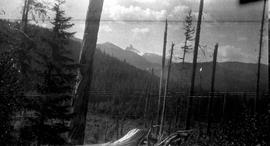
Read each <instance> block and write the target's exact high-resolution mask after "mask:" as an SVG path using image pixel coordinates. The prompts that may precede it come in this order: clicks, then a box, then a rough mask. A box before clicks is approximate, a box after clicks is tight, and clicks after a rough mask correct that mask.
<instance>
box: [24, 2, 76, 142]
mask: <svg viewBox="0 0 270 146" xmlns="http://www.w3.org/2000/svg"><path fill="white" fill-rule="evenodd" d="M64 2H65V1H64V0H56V3H55V6H54V8H53V11H54V12H55V18H54V20H53V21H52V22H51V23H52V24H53V29H52V33H51V35H52V36H51V37H49V39H48V38H47V39H45V40H46V42H48V44H49V46H50V49H51V50H50V52H51V53H50V54H42V53H41V56H42V58H43V60H44V62H45V63H44V64H45V69H44V71H43V72H42V73H41V78H43V81H42V82H41V84H39V85H38V92H39V94H40V96H38V97H37V98H35V99H34V100H33V102H32V104H29V108H30V110H32V111H33V113H34V116H31V117H30V118H29V121H30V124H29V125H30V126H28V128H27V129H26V131H25V132H26V133H28V138H30V139H31V140H32V141H33V140H34V141H36V142H37V145H42V144H67V137H66V134H67V132H68V131H69V127H68V123H69V121H70V119H71V117H72V115H71V113H70V101H71V98H72V94H73V87H74V85H75V81H76V80H75V79H76V70H75V69H76V67H75V64H74V60H73V59H71V58H70V57H68V55H69V51H68V50H67V49H66V46H67V45H68V43H69V40H70V38H71V37H72V36H73V35H74V33H70V32H68V29H69V28H70V27H72V26H73V24H71V23H70V20H71V17H66V16H65V12H64V11H63V10H61V6H62V5H63V4H64Z"/></svg>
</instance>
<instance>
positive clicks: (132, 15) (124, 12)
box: [104, 4, 166, 20]
mask: <svg viewBox="0 0 270 146" xmlns="http://www.w3.org/2000/svg"><path fill="white" fill-rule="evenodd" d="M165 16H166V10H153V9H150V8H142V7H139V6H134V5H130V6H129V7H125V6H121V5H118V4H117V5H113V6H112V7H107V8H106V9H105V10H104V17H105V19H112V20H162V19H164V18H165Z"/></svg>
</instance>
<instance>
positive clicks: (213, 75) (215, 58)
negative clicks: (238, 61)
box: [207, 44, 218, 135]
mask: <svg viewBox="0 0 270 146" xmlns="http://www.w3.org/2000/svg"><path fill="white" fill-rule="evenodd" d="M217 54H218V44H216V46H215V50H214V58H213V70H212V80H211V95H210V100H209V106H208V124H207V134H208V135H210V128H211V122H212V105H213V97H214V92H215V77H216V64H217Z"/></svg>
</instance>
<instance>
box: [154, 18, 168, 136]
mask: <svg viewBox="0 0 270 146" xmlns="http://www.w3.org/2000/svg"><path fill="white" fill-rule="evenodd" d="M167 29H168V21H167V19H166V22H165V31H164V41H163V54H162V68H161V75H160V82H159V90H158V91H159V92H158V109H157V119H156V120H157V124H158V125H159V124H160V121H159V120H160V114H161V96H162V91H163V82H164V67H165V59H166V45H167ZM159 128H160V127H159ZM159 128H157V129H159ZM158 131H159V130H157V135H158Z"/></svg>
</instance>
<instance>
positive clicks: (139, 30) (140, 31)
mask: <svg viewBox="0 0 270 146" xmlns="http://www.w3.org/2000/svg"><path fill="white" fill-rule="evenodd" d="M131 31H132V32H133V33H134V34H135V35H136V34H145V33H148V32H149V31H150V30H149V28H137V27H136V28H133V29H131Z"/></svg>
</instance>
